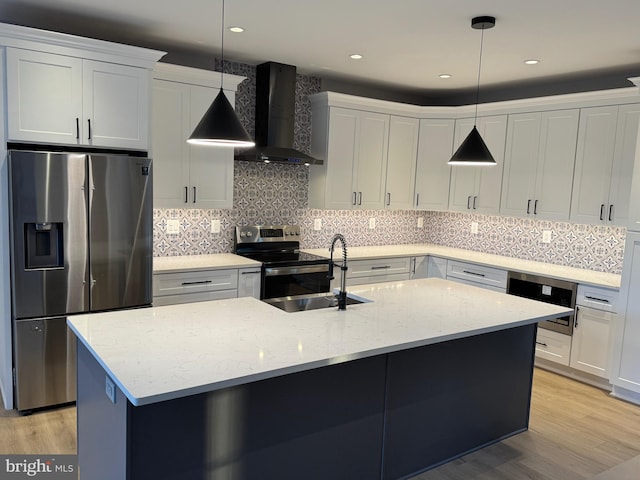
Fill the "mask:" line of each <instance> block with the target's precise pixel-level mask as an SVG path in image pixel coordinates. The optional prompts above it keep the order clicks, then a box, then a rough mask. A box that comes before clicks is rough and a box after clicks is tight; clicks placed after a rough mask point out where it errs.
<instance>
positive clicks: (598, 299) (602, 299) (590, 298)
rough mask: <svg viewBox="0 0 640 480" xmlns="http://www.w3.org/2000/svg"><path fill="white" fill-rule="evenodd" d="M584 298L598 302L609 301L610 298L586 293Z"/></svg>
mask: <svg viewBox="0 0 640 480" xmlns="http://www.w3.org/2000/svg"><path fill="white" fill-rule="evenodd" d="M584 298H586V299H587V300H593V301H596V302H602V303H609V300H607V299H606V298H598V297H592V296H591V295H585V296H584Z"/></svg>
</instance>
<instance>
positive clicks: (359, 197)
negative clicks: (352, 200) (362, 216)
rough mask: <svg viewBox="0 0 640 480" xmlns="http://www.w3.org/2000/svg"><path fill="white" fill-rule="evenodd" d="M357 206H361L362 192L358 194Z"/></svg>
mask: <svg viewBox="0 0 640 480" xmlns="http://www.w3.org/2000/svg"><path fill="white" fill-rule="evenodd" d="M358 205H362V192H358Z"/></svg>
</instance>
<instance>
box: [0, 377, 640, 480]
mask: <svg viewBox="0 0 640 480" xmlns="http://www.w3.org/2000/svg"><path fill="white" fill-rule="evenodd" d="M76 448H77V447H76V420H75V408H74V407H64V408H59V409H55V410H49V411H44V412H38V413H34V414H33V415H29V416H23V417H21V416H18V415H17V414H15V413H14V412H6V411H4V410H0V453H2V454H10V453H18V454H20V453H22V454H28V453H34V454H73V453H76ZM638 456H640V407H639V406H636V405H632V404H629V403H626V402H623V401H621V400H617V399H614V398H612V397H610V396H609V395H608V394H607V392H604V391H602V390H599V389H597V388H594V387H591V386H588V385H584V384H582V383H578V382H575V381H573V380H570V379H567V378H564V377H560V376H558V375H556V374H554V373H550V372H547V371H544V370H540V369H536V372H535V375H534V386H533V396H532V402H531V421H530V425H529V431H528V432H525V433H522V434H519V435H516V436H515V437H512V438H509V439H507V440H505V441H503V442H500V443H499V444H496V445H492V446H490V447H487V448H484V449H482V450H480V451H477V452H475V453H472V454H470V455H467V456H465V457H463V458H461V459H458V460H454V461H452V462H449V463H447V464H445V465H443V466H441V467H439V468H436V469H433V470H430V471H428V472H425V473H423V474H421V475H418V476H416V477H414V479H413V480H463V479H464V480H471V479H487V480H489V479H491V480H500V479H505V480H507V479H508V480H514V479H517V480H520V479H536V480H556V479H557V480H580V479H590V478H593V477H594V476H596V475H598V474H602V473H603V472H608V473H605V474H603V475H606V480H627V479H631V478H633V479H636V478H638V479H640V471H638V472H637V476H636V475H635V473H636V472H635V470H636V466H637V465H640V463H638V462H634V461H633V460H632V459H634V458H636V457H638ZM636 460H637V459H636ZM625 462H627V464H628V465H632V466H631V467H630V468H633V470H634V472H633V475H634V476H628V475H629V469H628V468H627V469H626V470H625V469H624V466H625ZM616 466H619V467H618V468H617V469H616V470H611V469H612V468H613V467H616ZM621 467H622V468H621ZM609 470H611V472H609ZM618 472H622V473H618ZM625 472H626V473H625ZM609 473H610V474H609ZM598 478H601V477H598ZM602 478H604V477H602Z"/></svg>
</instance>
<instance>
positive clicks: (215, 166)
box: [151, 64, 241, 209]
mask: <svg viewBox="0 0 640 480" xmlns="http://www.w3.org/2000/svg"><path fill="white" fill-rule="evenodd" d="M219 78H220V77H219V74H215V73H213V72H206V71H202V70H196V69H192V68H187V67H178V66H175V65H163V64H159V65H158V66H157V67H156V70H155V71H154V79H153V96H152V116H151V118H152V120H151V132H152V148H151V154H152V157H153V162H154V190H153V203H154V207H156V208H212V209H222V208H231V207H232V206H233V167H234V160H233V153H234V152H233V149H231V148H215V147H208V146H203V145H190V144H188V143H187V138H189V136H190V135H191V132H192V131H193V129H194V128H195V126H196V125H197V124H198V122H199V121H200V119H201V118H202V116H203V115H204V113H205V111H206V110H207V109H208V108H209V106H210V105H211V102H213V100H214V98H215V97H216V95H217V94H218V92H219V91H220V89H219V87H218V88H216V87H214V86H203V85H202V83H207V82H209V83H210V84H211V85H214V84H219V83H218V82H219ZM238 78H241V77H238ZM188 82H192V83H188ZM229 83H231V82H229ZM226 85H227V81H226V79H225V86H226ZM225 95H226V96H227V98H228V99H229V101H230V102H231V104H232V105H233V103H234V100H235V93H234V91H227V90H225Z"/></svg>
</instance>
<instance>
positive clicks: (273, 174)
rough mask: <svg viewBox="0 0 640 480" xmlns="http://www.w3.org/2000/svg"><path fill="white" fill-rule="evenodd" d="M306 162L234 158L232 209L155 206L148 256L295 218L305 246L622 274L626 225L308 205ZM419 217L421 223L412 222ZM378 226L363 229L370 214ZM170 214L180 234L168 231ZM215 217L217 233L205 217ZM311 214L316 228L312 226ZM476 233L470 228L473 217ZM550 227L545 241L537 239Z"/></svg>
mask: <svg viewBox="0 0 640 480" xmlns="http://www.w3.org/2000/svg"><path fill="white" fill-rule="evenodd" d="M307 191H308V172H307V169H306V167H301V166H292V165H277V164H270V165H266V164H258V163H250V162H236V165H235V178H234V208H233V209H230V210H199V209H155V210H154V255H156V256H171V255H200V254H209V253H223V252H232V251H233V231H234V227H235V226H236V225H254V224H256V225H257V224H262V225H266V224H297V225H300V227H301V233H302V238H303V242H302V246H303V247H304V248H323V247H328V245H329V241H330V239H331V237H332V236H333V234H334V233H336V232H341V233H343V234H344V235H345V236H346V238H347V241H348V242H349V245H351V246H364V245H387V244H408V243H425V242H427V243H435V244H439V245H446V246H450V247H457V248H465V249H468V250H475V251H480V252H485V253H494V254H498V255H504V256H508V257H515V258H522V259H526V260H536V261H541V262H547V263H553V264H557V265H567V266H571V267H576V268H585V269H589V270H596V271H601V272H610V273H620V272H621V271H622V258H623V253H624V240H625V234H626V230H625V229H624V228H619V227H604V226H596V225H579V224H570V223H563V222H550V221H540V220H530V219H526V218H516V217H502V216H489V215H472V214H466V213H452V212H425V211H411V210H407V211H405V210H315V209H308V208H306V207H307ZM419 217H423V219H424V227H423V228H418V227H417V224H418V218H419ZM371 218H375V219H376V228H375V229H370V228H369V219H371ZM169 219H176V220H178V222H179V224H180V233H179V234H167V233H166V225H167V220H169ZM215 219H217V220H220V226H221V229H220V233H211V221H212V220H215ZM314 219H320V220H321V222H322V228H321V230H319V231H315V230H314V229H313V224H314ZM472 222H477V223H478V234H471V223H472ZM543 230H550V231H551V232H552V234H551V242H550V243H548V244H546V243H542V231H543Z"/></svg>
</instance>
